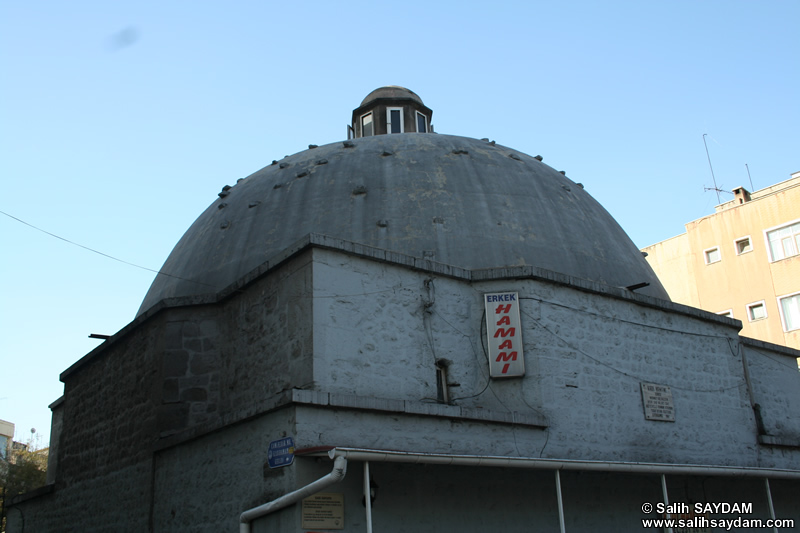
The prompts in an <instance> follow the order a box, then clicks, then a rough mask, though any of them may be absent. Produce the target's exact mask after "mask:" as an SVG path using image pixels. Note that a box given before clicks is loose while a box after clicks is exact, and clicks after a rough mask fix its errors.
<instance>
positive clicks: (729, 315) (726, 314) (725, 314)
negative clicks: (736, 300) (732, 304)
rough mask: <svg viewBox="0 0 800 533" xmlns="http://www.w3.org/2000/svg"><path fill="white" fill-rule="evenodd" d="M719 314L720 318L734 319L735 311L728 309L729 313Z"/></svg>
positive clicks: (721, 312)
mask: <svg viewBox="0 0 800 533" xmlns="http://www.w3.org/2000/svg"><path fill="white" fill-rule="evenodd" d="M717 314H718V315H719V316H726V317H728V318H733V309H728V310H727V311H720V312H719V313H717Z"/></svg>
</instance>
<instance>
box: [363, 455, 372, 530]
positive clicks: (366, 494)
mask: <svg viewBox="0 0 800 533" xmlns="http://www.w3.org/2000/svg"><path fill="white" fill-rule="evenodd" d="M371 492H372V490H371V488H370V486H369V461H364V507H366V509H367V533H372V498H371V496H372V494H370V493H371Z"/></svg>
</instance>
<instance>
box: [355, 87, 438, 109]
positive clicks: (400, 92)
mask: <svg viewBox="0 0 800 533" xmlns="http://www.w3.org/2000/svg"><path fill="white" fill-rule="evenodd" d="M378 98H392V99H402V98H408V99H409V100H414V101H415V102H417V103H419V104H422V105H425V104H423V103H422V98H420V97H419V95H417V93H415V92H414V91H412V90H411V89H406V88H405V87H400V86H399V85H387V86H385V87H379V88H377V89H375V90H374V91H372V92H371V93H369V94H368V95H367V96H366V98H364V99H363V100H362V101H361V106H360V107H364V106H365V105H367V104H368V103H370V102H372V101H373V100H377V99H378Z"/></svg>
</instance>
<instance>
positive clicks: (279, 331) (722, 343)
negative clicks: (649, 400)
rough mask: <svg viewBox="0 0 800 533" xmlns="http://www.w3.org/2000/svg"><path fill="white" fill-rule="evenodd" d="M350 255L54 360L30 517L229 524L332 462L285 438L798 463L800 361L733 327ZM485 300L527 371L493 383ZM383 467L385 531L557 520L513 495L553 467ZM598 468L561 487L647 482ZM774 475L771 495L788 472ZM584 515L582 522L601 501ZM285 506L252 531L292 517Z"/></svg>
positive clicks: (292, 261) (530, 276)
mask: <svg viewBox="0 0 800 533" xmlns="http://www.w3.org/2000/svg"><path fill="white" fill-rule="evenodd" d="M356 248H357V245H337V244H336V243H328V244H326V245H325V246H307V247H301V248H300V249H297V250H293V251H292V252H291V253H287V254H286V256H285V257H283V258H280V260H277V261H275V262H274V263H270V264H269V266H265V267H264V268H263V270H259V271H258V272H254V273H253V274H252V275H250V276H248V277H247V278H246V279H244V280H242V282H241V283H239V284H237V285H235V286H233V287H229V288H228V289H226V290H225V291H223V292H222V293H220V294H218V295H216V296H213V297H209V298H206V299H199V300H198V299H193V300H190V301H188V300H186V301H184V300H178V301H173V302H165V303H164V304H163V306H162V308H161V309H155V310H153V311H152V312H148V313H146V314H145V315H143V316H141V317H139V318H138V319H137V320H136V321H134V323H132V324H131V325H129V326H128V327H126V328H125V329H123V330H122V331H120V332H119V333H118V334H117V335H115V336H114V337H113V338H112V339H110V340H109V341H107V342H106V343H104V344H103V345H102V346H101V347H99V348H98V349H96V350H95V351H93V352H92V353H90V354H89V355H87V356H86V357H85V358H83V359H82V360H81V361H79V362H77V363H76V364H75V365H73V366H72V367H71V368H70V369H68V370H67V371H65V372H64V373H63V374H62V380H63V381H64V382H65V394H64V397H63V400H61V401H60V402H59V404H58V405H57V406H55V407H54V409H55V411H56V412H57V414H58V418H57V419H56V417H55V415H54V424H55V425H54V427H56V425H58V426H59V427H60V430H59V431H54V432H53V434H54V435H56V438H57V439H58V446H57V447H55V449H56V454H57V462H56V463H57V466H56V471H55V472H54V473H51V479H54V480H55V484H54V489H53V490H50V492H48V493H47V494H43V495H42V496H41V497H38V498H32V499H28V500H26V501H24V502H22V503H20V504H19V505H18V509H19V510H20V511H22V512H23V513H24V516H25V528H26V530H28V531H31V530H35V531H59V530H62V529H63V528H64V524H69V527H68V529H74V530H80V531H110V530H120V529H122V530H128V529H131V530H132V529H137V530H146V531H212V530H213V531H231V532H233V531H236V524H237V520H238V519H237V517H238V515H239V514H240V513H241V512H242V511H244V510H246V509H247V508H250V507H253V506H255V505H258V504H260V503H264V502H265V501H269V500H271V499H274V498H275V497H277V496H278V495H281V494H284V493H286V492H288V491H290V490H293V489H294V488H296V487H297V486H299V485H304V484H306V483H308V482H310V481H313V480H314V479H316V478H317V477H320V476H321V475H324V474H326V473H328V472H330V469H331V466H332V465H331V463H330V461H327V460H320V459H309V458H303V459H298V460H297V464H296V465H294V466H292V467H289V468H286V469H280V470H278V471H274V470H271V469H269V468H268V467H267V468H265V466H264V463H265V461H266V454H267V449H268V445H269V442H270V441H272V440H276V439H278V438H281V437H282V436H292V437H294V438H295V440H296V444H297V446H298V448H310V447H316V446H350V447H363V448H380V449H395V450H396V449H400V450H407V451H413V452H430V453H449V454H480V455H502V456H509V457H542V458H559V459H581V460H603V461H632V462H656V463H678V464H709V465H733V466H747V467H773V468H783V469H795V470H799V469H800V445H799V444H800V443H798V442H797V437H798V436H799V435H800V418H798V415H797V413H798V412H799V411H798V407H800V381H798V374H797V372H796V371H794V372H789V371H788V370H787V367H786V365H782V364H778V363H781V362H785V361H791V355H792V354H795V352H792V351H790V350H786V349H778V348H777V347H774V346H772V345H767V344H764V343H760V344H754V343H753V342H750V341H742V340H741V339H740V338H739V337H738V335H737V331H738V328H739V327H740V323H739V322H738V321H734V320H730V319H726V318H723V317H717V316H715V315H711V314H709V313H706V312H703V311H699V310H696V309H692V308H688V307H684V306H680V305H677V304H671V303H669V302H663V301H659V300H654V299H651V298H647V297H641V296H637V295H634V294H632V293H630V292H628V291H625V290H623V289H616V288H612V287H606V286H602V285H599V284H595V283H590V282H586V281H583V280H576V279H573V278H567V277H565V276H560V275H558V274H554V273H547V272H545V271H541V270H538V269H532V268H519V269H512V268H510V269H498V270H490V271H475V272H468V271H464V270H460V269H455V268H452V267H447V266H446V265H437V264H435V263H431V262H429V261H424V260H418V259H414V258H408V257H404V256H399V255H397V254H388V253H381V254H376V253H374V251H369V250H367V249H363V247H362V248H359V249H361V250H363V252H364V253H359V252H357V251H356ZM387 254H388V255H387ZM378 256H379V257H378ZM263 274H267V275H263ZM499 291H516V292H518V293H519V298H520V309H521V323H522V340H523V345H524V351H525V353H524V359H525V367H526V374H525V376H524V377H522V378H514V379H505V380H490V379H489V377H488V361H487V354H486V350H485V348H484V347H485V345H486V338H485V337H486V325H485V316H484V306H483V299H482V295H483V294H484V293H486V292H499ZM743 354H744V355H745V356H746V357H747V362H748V365H747V368H749V377H750V383H748V379H747V377H748V376H747V375H746V374H745V371H744V369H745V365H744V362H745V361H744V360H743V357H742V356H743ZM437 364H438V365H440V366H441V365H443V366H445V367H446V368H447V378H448V379H447V389H448V392H449V393H450V398H451V404H449V405H447V404H443V403H440V402H439V401H438V395H439V391H437ZM642 382H649V383H657V384H660V385H666V386H669V387H670V388H671V391H672V396H673V403H674V407H675V422H661V421H652V420H646V419H645V416H644V412H643V407H642V398H641V391H640V384H641V383H642ZM753 403H758V404H759V406H760V408H759V409H760V413H761V418H762V420H761V422H759V421H758V420H757V418H756V415H755V412H754V410H753V408H752V404H753ZM759 424H761V426H763V428H760V426H759ZM761 429H764V431H763V432H762V431H761ZM760 433H761V434H760ZM58 435H60V437H58ZM376 468H377V471H382V472H384V473H383V474H382V478H383V479H384V480H385V482H384V483H385V485H383V486H384V487H385V489H386V490H385V491H383V490H382V493H383V494H384V495H386V494H390V495H392V494H393V495H394V496H392V497H391V498H388V500H389V502H390V503H388V504H386V505H388V506H389V507H388V508H387V513H386V514H383V515H380V517H379V518H376V520H378V522H376V523H380V524H383V526H385V527H384V528H383V529H386V530H387V531H412V530H413V531H418V530H433V529H439V530H440V529H450V528H452V527H456V526H457V527H458V529H460V530H465V531H472V530H481V529H486V528H488V527H490V525H492V524H494V523H495V522H493V521H492V520H490V519H489V518H485V517H484V516H483V515H481V514H480V513H479V512H478V511H477V510H476V509H479V508H480V507H481V506H484V507H485V506H486V505H489V506H490V507H492V508H493V509H495V510H496V513H494V515H493V516H496V515H497V513H501V514H503V516H507V517H508V518H504V519H503V520H501V521H500V522H499V523H500V524H501V525H502V526H503V528H504V529H505V530H512V531H513V530H520V531H521V530H523V529H521V526H520V524H521V523H524V521H525V520H528V515H527V514H525V513H528V512H530V513H532V514H530V517H531V518H530V519H531V520H533V519H535V520H536V521H540V520H541V521H542V523H546V524H550V523H551V522H552V519H553V516H552V512H548V513H544V511H542V512H541V513H540V510H537V509H538V508H534V509H528V510H522V509H519V508H518V506H519V505H522V504H523V503H521V502H522V500H519V502H518V501H517V500H515V498H519V496H518V494H519V493H520V492H521V491H523V490H529V491H532V493H533V495H534V497H536V498H541V501H547V502H549V501H550V500H552V497H553V496H552V491H551V489H550V488H547V489H546V490H545V489H540V488H530V489H526V487H530V486H532V485H531V483H532V484H533V485H536V483H538V481H537V480H539V479H540V478H541V479H545V478H546V477H549V476H551V475H552V472H550V473H547V474H542V473H535V474H534V473H528V474H526V475H523V474H518V473H512V474H509V476H507V477H510V479H512V481H510V485H508V488H503V489H500V490H497V491H493V490H492V489H491V487H492V486H495V485H497V484H499V483H501V482H502V480H503V479H504V476H505V475H504V474H501V473H497V472H499V471H492V472H494V473H489V471H486V472H484V470H482V469H470V468H466V469H460V470H447V469H439V468H436V469H433V468H427V469H426V467H410V466H408V467H401V466H397V465H396V466H393V467H389V466H388V465H380V466H378V467H376ZM417 469H419V470H420V471H417ZM442 476H444V477H442ZM526 476H527V477H526ZM575 476H577V474H575ZM577 477H580V476H577ZM473 478H474V484H473V485H471V484H470V480H471V479H473ZM589 478H591V479H589ZM601 478H602V476H601V477H600V478H593V477H591V476H584V478H583V479H585V480H589V481H588V482H579V481H580V480H578V481H576V482H575V483H574V484H573V483H570V486H571V487H583V488H581V489H580V490H577V491H576V492H573V493H571V494H572V496H565V498H566V497H571V498H577V499H573V500H565V501H571V502H572V503H570V504H569V505H572V506H575V507H574V508H573V512H574V511H575V508H576V507H577V508H580V503H579V502H581V501H584V500H585V499H586V498H589V497H590V494H594V493H596V492H598V491H599V492H600V493H601V494H606V492H608V494H614V495H616V496H614V498H616V497H617V496H618V499H619V501H620V502H623V504H624V505H626V506H627V505H628V504H630V505H633V504H632V503H631V502H633V500H634V499H635V496H638V494H639V493H640V492H641V493H645V492H647V491H649V490H650V485H651V484H652V480H648V481H647V482H643V481H636V482H629V481H630V480H628V481H626V480H623V479H622V478H620V477H619V476H617V477H615V476H610V477H608V479H606V480H603V479H601ZM598 479H600V481H597V480H598ZM626 479H627V478H626ZM648 479H649V478H648ZM526 480H527V481H526ZM592 480H594V481H592ZM573 481H574V480H573ZM608 483H610V484H611V485H610V488H609V486H607V485H608ZM792 483H794V484H793V485H792ZM787 484H788V485H787ZM776 486H777V487H779V489H777V492H778V495H777V496H776V498H777V499H778V501H782V502H785V501H787V497H786V496H785V494H786V492H787V490H788V491H789V492H791V491H792V490H794V488H796V487H797V483H796V482H788V481H787V482H777V485H776ZM787 486H788V487H789V488H788V489H787ZM359 487H360V481H359V480H358V475H356V476H352V475H351V476H350V477H348V480H347V481H346V482H345V484H344V485H343V488H342V489H341V490H345V491H347V494H349V496H348V499H353V498H355V499H354V500H353V502H355V503H353V502H351V503H350V504H348V505H352V506H354V507H355V509H356V510H353V511H348V513H350V514H351V515H353V516H355V514H358V513H360V512H361V511H362V510H363V508H361V507H360V504H359V503H358V502H360V497H358V496H357V495H356V493H357V491H358V490H359ZM457 487H463V491H462V492H461V493H457V492H453V493H448V492H447V491H449V490H454V489H455V488H457ZM585 487H590V488H592V489H591V490H588V489H585ZM792 487H794V488H792ZM693 490H694V489H693ZM742 490H749V489H742ZM581 491H583V492H581ZM565 494H567V493H565ZM648 494H649V492H648ZM719 494H720V495H721V496H720V497H723V496H724V497H728V493H725V492H720V493H719ZM737 494H738V493H736V492H735V491H734V492H731V493H730V497H734V496H736V495H737ZM438 497H441V505H442V509H443V510H444V511H442V514H440V515H437V514H436V513H437V512H439V511H437V509H438V507H437V506H432V505H430V502H432V501H434V500H436V499H437V498H438ZM493 497H496V499H495V500H494V501H492V500H491V498H493ZM608 497H609V498H610V497H611V496H608ZM384 498H385V496H384ZM420 498H421V499H422V500H420ZM348 501H349V500H348ZM421 501H425V502H427V503H428V507H425V508H424V509H426V510H425V512H422V511H420V512H416V511H415V509H417V508H418V507H419V506H420V505H421V503H420V502H421ZM525 501H527V500H525ZM504 502H505V503H504ZM576 502H578V503H576ZM392 505H394V506H395V507H391V506H392ZM549 505H550V504H548V506H549ZM565 505H566V504H565ZM348 508H349V507H348ZM419 508H421V507H419ZM626 508H627V507H626ZM428 509H430V512H429V511H428ZM459 509H464V512H459ZM586 510H587V511H591V512H590V513H589V514H588V515H587V516H592V517H594V518H591V519H587V520H588V521H585V522H581V523H580V524H578V526H580V527H577V526H576V527H577V529H578V530H580V529H581V527H584V528H587V529H586V530H591V528H592V527H595V526H596V525H597V524H598V523H599V522H598V521H599V520H601V518H602V517H604V516H606V515H607V514H608V513H607V512H606V511H605V510H604V508H603V506H602V505H600V506H595V508H592V509H589V508H586ZM626 512H627V511H626ZM759 512H760V511H759ZM787 512H788V511H787ZM299 513H300V511H299V509H298V507H294V508H291V509H287V510H285V511H281V512H280V513H278V514H276V515H275V516H274V517H270V518H268V519H264V520H263V521H260V522H258V523H257V524H255V527H254V531H258V529H259V528H265V527H267V526H269V527H272V528H273V529H274V527H273V526H275V525H276V524H277V527H278V530H281V531H293V530H296V528H297V527H298V524H299V520H300V514H299ZM578 514H580V513H578ZM19 516H22V515H21V514H20V515H19ZM376 516H377V515H376ZM625 516H626V517H627V518H626V520H629V519H630V520H633V519H635V518H636V517H637V516H638V514H637V512H636V511H635V510H634V511H631V514H627V515H625ZM602 519H603V520H605V518H602ZM14 520H17V519H15V518H13V517H12V518H11V521H10V526H9V531H20V527H21V526H19V523H15V522H14ZM348 520H349V519H348ZM353 520H355V521H354V522H352V524H351V525H352V526H353V527H362V526H361V525H362V524H363V522H361V521H358V520H361V519H355V518H354V519H353ZM381 520H383V521H384V522H381ZM390 523H392V524H394V523H396V524H400V525H398V526H397V527H395V529H390V526H389V525H388V524H390ZM611 523H614V524H616V525H614V527H611V528H609V529H607V530H609V531H611V530H621V529H625V527H623V525H622V523H621V522H620V523H617V522H613V520H612V522H611ZM625 523H626V524H627V522H625ZM392 527H394V526H392ZM491 527H493V526H491ZM404 528H405V529H404ZM420 528H421V529H420ZM515 528H516V529H515ZM614 528H616V529H614ZM383 529H382V530H383ZM597 530H598V531H599V530H602V529H597Z"/></svg>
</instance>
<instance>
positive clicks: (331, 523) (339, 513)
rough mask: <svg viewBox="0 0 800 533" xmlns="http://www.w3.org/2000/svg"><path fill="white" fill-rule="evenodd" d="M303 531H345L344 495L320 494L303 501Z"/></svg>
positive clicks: (333, 493) (334, 493)
mask: <svg viewBox="0 0 800 533" xmlns="http://www.w3.org/2000/svg"><path fill="white" fill-rule="evenodd" d="M302 516H303V518H302V522H303V524H302V526H303V529H344V494H341V493H336V492H327V493H326V492H318V493H317V494H312V495H311V496H309V497H308V498H305V499H304V500H303V515H302Z"/></svg>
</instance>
